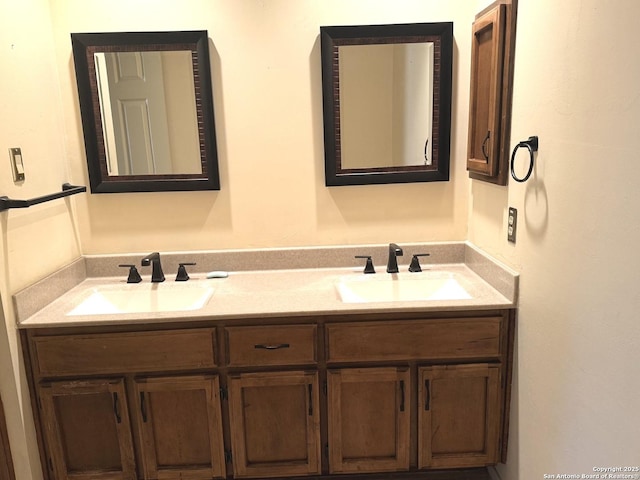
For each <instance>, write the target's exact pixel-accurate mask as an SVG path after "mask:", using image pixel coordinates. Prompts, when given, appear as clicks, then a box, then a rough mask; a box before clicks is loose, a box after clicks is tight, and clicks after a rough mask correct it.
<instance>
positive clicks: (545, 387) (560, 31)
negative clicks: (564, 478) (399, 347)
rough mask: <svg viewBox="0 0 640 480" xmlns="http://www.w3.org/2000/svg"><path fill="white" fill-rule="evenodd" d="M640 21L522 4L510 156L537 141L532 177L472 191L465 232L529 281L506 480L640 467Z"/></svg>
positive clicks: (526, 0)
mask: <svg viewBox="0 0 640 480" xmlns="http://www.w3.org/2000/svg"><path fill="white" fill-rule="evenodd" d="M639 16H640V3H638V2H637V1H636V0H617V1H614V2H602V1H600V0H580V1H579V0H571V1H563V2H558V1H556V0H535V1H532V0H520V7H519V14H518V37H517V47H516V66H515V92H514V103H513V125H512V126H513V128H512V145H515V144H516V143H517V141H520V140H525V139H527V138H528V137H529V136H530V135H538V136H539V139H540V150H539V154H538V156H537V159H536V168H535V171H534V174H533V176H532V178H531V180H530V181H529V182H527V183H525V184H518V183H516V182H511V183H510V185H509V188H508V189H505V188H499V187H494V186H491V185H486V184H483V183H480V182H475V181H474V182H473V184H472V190H471V199H470V206H471V215H470V221H469V239H470V240H471V241H472V242H474V243H475V244H477V245H479V246H480V247H481V248H483V249H485V250H488V251H489V252H491V253H492V254H493V255H495V256H496V257H499V258H500V259H502V260H503V261H505V262H506V263H508V264H510V265H512V266H514V267H515V268H516V269H517V270H519V271H520V272H521V275H522V277H521V295H520V310H519V315H518V331H517V339H518V342H517V360H516V362H517V366H516V372H517V373H516V377H517V378H516V389H515V392H514V393H515V395H514V399H513V415H512V424H511V426H512V429H511V438H510V447H509V448H510V453H509V455H510V456H509V461H508V464H507V465H506V466H504V467H500V468H499V472H500V473H501V475H502V478H503V479H504V480H518V479H519V480H530V479H532V480H535V479H542V478H543V475H544V474H545V473H546V474H559V473H565V474H583V473H584V474H591V473H593V471H592V469H593V467H594V466H605V467H606V466H624V465H637V464H638V460H639V459H640V456H639V453H640V436H638V432H640V415H639V414H638V399H639V398H640V383H639V382H638V378H640V362H639V361H638V358H639V357H638V353H639V350H638V342H639V341H640V322H639V321H638V311H639V310H640V295H639V294H638V278H640V255H639V254H638V245H640V223H639V219H640V189H639V188H638V185H637V179H638V177H639V176H640V162H639V161H638V156H639V154H638V145H637V143H638V125H640V93H639V92H640V91H639V89H638V81H639V79H640V52H639V51H638V41H637V33H636V32H637V19H638V17H639ZM522 155H523V157H522V158H521V156H520V154H519V155H518V156H517V159H518V160H517V161H518V162H521V161H524V154H522ZM508 206H513V207H516V208H517V209H518V220H519V225H518V238H517V243H516V244H515V245H513V244H509V243H508V242H507V240H506V236H507V233H506V229H505V224H506V214H507V208H508Z"/></svg>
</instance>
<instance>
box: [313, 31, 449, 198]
mask: <svg viewBox="0 0 640 480" xmlns="http://www.w3.org/2000/svg"><path fill="white" fill-rule="evenodd" d="M320 37H321V39H320V42H321V52H322V53H321V55H322V91H323V113H324V149H325V184H326V185H327V186H336V185H363V184H382V183H407V182H435V181H448V180H449V152H450V137H451V77H452V53H453V23H452V22H444V23H412V24H395V25H361V26H333V27H320Z"/></svg>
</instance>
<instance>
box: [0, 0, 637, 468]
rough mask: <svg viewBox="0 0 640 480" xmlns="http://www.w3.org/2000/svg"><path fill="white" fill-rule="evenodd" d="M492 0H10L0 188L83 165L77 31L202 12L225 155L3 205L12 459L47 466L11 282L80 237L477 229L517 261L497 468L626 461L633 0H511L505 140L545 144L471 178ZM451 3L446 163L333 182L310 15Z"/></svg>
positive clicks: (76, 172)
mask: <svg viewBox="0 0 640 480" xmlns="http://www.w3.org/2000/svg"><path fill="white" fill-rule="evenodd" d="M487 3H489V2H488V1H485V0H477V1H476V2H466V1H463V0H456V1H445V0H432V1H424V0H415V1H409V0H404V1H398V0H394V1H391V0H387V1H382V0H376V1H372V0H368V1H365V0H313V1H312V0H264V1H257V0H256V1H250V0H242V1H238V0H206V1H205V0H201V1H196V0H186V1H184V2H181V3H180V5H177V4H176V3H175V2H171V1H169V0H161V1H156V2H153V8H150V6H149V5H150V4H149V3H148V2H125V1H122V0H117V1H111V2H100V3H98V2H91V3H89V2H85V1H80V0H56V1H55V2H48V1H46V0H22V1H21V2H9V1H8V0H2V3H0V16H1V17H2V18H11V19H13V20H14V22H13V23H11V22H5V26H4V27H3V29H2V30H0V41H1V43H0V64H1V65H2V71H3V75H2V76H0V92H2V95H0V107H1V108H0V127H1V128H0V156H1V155H3V154H2V152H5V153H4V155H6V149H7V148H9V147H13V146H21V147H22V148H23V154H24V157H25V168H26V170H27V181H26V182H25V183H24V184H22V185H14V184H13V182H12V181H11V177H10V170H9V168H8V162H6V161H5V162H1V161H0V168H2V169H3V173H2V174H0V194H1V195H9V196H12V197H16V198H29V197H31V196H37V195H41V194H42V193H48V192H49V191H55V190H57V189H58V188H59V185H60V183H62V182H63V181H67V180H70V181H72V182H77V183H83V182H87V174H86V167H85V159H84V148H83V144H82V130H81V125H80V120H79V109H78V105H77V100H76V90H75V83H74V82H75V80H74V72H73V63H72V59H71V48H70V40H69V33H70V32H75V31H77V32H80V31H125V30H165V29H166V30H179V29H207V30H209V36H210V38H211V39H212V45H211V46H212V48H211V50H212V61H213V80H214V90H215V91H214V96H215V103H216V107H215V109H216V112H215V113H216V117H217V122H218V128H217V131H218V138H219V151H220V157H221V172H222V190H221V191H220V192H190V193H166V194H126V195H124V194H123V195H79V196H75V197H72V198H71V199H69V200H59V201H57V202H54V203H51V204H47V205H41V206H39V207H37V208H33V209H29V210H26V211H11V212H7V213H2V214H0V227H1V233H2V236H1V238H0V242H1V247H2V248H1V249H0V260H1V265H2V267H3V268H2V270H1V271H0V275H1V276H2V281H1V282H0V296H1V297H2V307H3V310H4V316H3V315H2V312H1V311H0V319H2V318H3V319H4V320H5V321H4V322H2V324H4V325H5V326H6V328H0V394H1V395H2V398H3V401H4V403H5V408H6V409H7V413H8V420H9V429H10V432H9V433H10V437H11V444H12V448H13V452H14V460H15V463H16V467H17V469H18V478H20V479H21V480H22V479H25V480H32V479H33V480H35V479H37V478H39V474H38V469H39V465H38V459H37V451H36V449H35V447H34V443H33V433H32V432H33V430H32V425H31V424H30V420H29V418H30V411H29V405H28V402H27V403H26V404H25V403H24V402H22V403H21V401H22V399H24V398H25V395H26V387H25V385H24V376H23V374H22V372H21V368H22V367H21V362H20V360H19V359H20V352H19V349H18V346H17V340H16V333H15V327H14V320H13V311H12V309H11V305H10V301H9V300H10V296H11V294H12V293H14V292H15V291H17V290H19V289H20V288H22V287H23V286H25V285H27V284H30V283H32V282H33V281H35V280H37V279H38V278H41V277H42V276H44V275H46V274H48V273H50V272H51V271H54V270H55V269H56V268H58V267H59V266H61V265H63V264H65V263H68V262H69V261H70V260H71V259H73V258H75V257H76V256H77V255H79V254H80V252H82V253H87V254H91V253H112V252H114V253H115V252H148V251H152V250H156V249H157V250H164V251H167V250H188V249H196V248H198V249H199V248H205V249H208V248H216V249H217V248H243V247H263V246H265V247H272V246H295V245H318V244H341V243H360V242H366V243H378V242H379V243H385V242H388V241H396V242H398V243H401V242H403V241H429V240H462V239H465V238H467V237H468V238H469V239H470V240H471V241H472V242H474V243H476V244H478V245H479V246H480V247H482V248H484V249H486V250H487V251H489V252H490V253H492V254H493V255H495V256H496V257H498V258H499V259H501V260H502V261H504V262H505V263H507V264H509V265H511V266H513V267H515V268H516V269H518V270H520V271H521V273H522V279H521V308H520V312H519V327H518V333H517V335H518V337H517V338H518V344H517V359H516V361H517V363H516V379H515V380H516V383H515V391H514V399H513V406H512V410H513V415H512V431H511V441H510V457H509V462H508V463H507V465H506V466H501V467H500V468H499V469H498V470H499V473H500V474H501V476H502V478H503V480H535V479H539V478H543V474H544V473H554V474H557V473H590V471H591V469H592V467H593V466H596V465H604V466H611V465H612V466H616V465H625V464H633V463H634V462H635V463H636V464H637V452H638V451H640V445H639V440H638V436H637V432H638V431H640V420H639V419H640V416H638V413H637V399H638V398H640V390H639V388H640V387H639V386H638V382H637V378H638V377H639V374H640V367H639V366H638V365H639V364H640V363H639V362H638V361H637V352H638V348H637V341H638V339H639V338H640V327H639V325H640V323H639V322H638V321H637V320H636V319H637V314H636V311H637V310H638V309H639V307H640V305H639V303H640V300H638V298H639V296H638V294H637V287H636V281H637V278H638V272H639V271H640V262H639V260H638V258H640V257H638V255H637V254H636V255H634V252H635V251H636V250H635V249H636V248H637V245H638V244H639V243H640V228H639V226H638V220H637V219H638V217H639V214H640V212H639V211H638V210H639V208H640V207H639V206H640V194H639V193H637V192H638V189H637V188H636V186H635V184H634V180H635V177H637V176H638V174H639V173H640V171H639V170H640V166H639V162H638V161H636V158H637V156H638V154H637V152H636V149H635V142H636V137H637V127H638V125H639V124H640V118H639V117H640V103H639V100H638V98H639V97H638V94H637V93H636V92H637V91H638V88H637V79H638V78H640V55H639V54H638V52H637V47H636V45H637V42H636V34H635V24H634V19H635V18H638V15H639V14H640V11H639V10H640V4H638V3H637V2H636V0H616V1H615V2H613V3H612V4H611V5H610V4H605V3H604V2H601V1H599V2H597V1H595V0H567V1H565V2H557V1H551V0H535V1H534V0H520V12H519V22H518V42H517V51H516V56H517V58H516V74H515V92H514V121H513V130H512V131H513V135H512V137H513V142H512V143H515V142H516V141H517V140H520V139H524V138H527V137H528V136H529V135H538V136H539V137H540V153H539V155H538V158H537V167H536V170H535V173H534V176H533V178H532V180H531V181H529V182H528V183H527V184H523V185H521V184H516V183H514V182H512V183H511V184H510V185H509V187H508V188H505V187H496V186H492V185H489V184H483V183H480V182H475V181H474V182H470V181H469V180H467V175H466V172H465V166H464V158H465V155H466V138H467V135H466V128H467V118H468V113H467V111H468V90H469V87H468V78H469V44H470V32H469V26H470V24H471V21H472V18H473V15H474V13H475V12H476V11H478V10H480V9H481V8H482V7H484V6H485V5H486V4H487ZM49 9H51V11H50V10H49ZM118 11H119V12H126V15H118V14H116V13H115V12H118ZM450 20H452V21H454V22H455V31H454V36H455V41H456V43H455V48H454V55H455V59H456V60H455V62H454V78H455V79H456V80H455V81H454V103H453V136H452V159H453V164H452V181H451V182H448V183H439V184H414V185H388V186H363V187H337V188H325V187H324V183H323V165H322V162H323V149H322V105H321V85H320V61H319V54H320V51H319V50H320V47H319V41H318V28H319V26H320V25H332V24H355V23H358V24H366V23H393V22H414V21H415V22H417V21H450ZM52 39H53V44H52V43H51V41H52ZM52 45H53V46H52ZM634 50H636V51H634ZM56 62H57V63H56ZM6 72H16V74H15V75H12V74H7V73H6ZM56 77H57V78H59V81H57V80H56ZM43 82H45V83H44V86H45V87H44V88H43ZM6 158H7V157H5V159H6ZM3 163H4V166H2V165H3ZM508 206H515V207H516V208H518V210H519V221H520V224H519V231H518V242H517V244H516V245H512V244H508V243H507V242H506V231H505V226H504V225H505V217H506V209H507V207H508ZM74 210H77V217H75V216H74V215H75V214H74ZM185 212H186V213H185ZM292 219H295V221H292ZM76 225H77V227H76ZM76 228H77V230H78V234H77V235H76V232H75V229H76ZM467 229H468V233H467ZM80 239H81V240H80ZM80 245H81V246H80ZM25 432H26V433H25ZM32 470H33V471H32Z"/></svg>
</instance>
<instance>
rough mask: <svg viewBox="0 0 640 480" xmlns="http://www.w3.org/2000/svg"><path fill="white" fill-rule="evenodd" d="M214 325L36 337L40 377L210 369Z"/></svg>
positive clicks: (212, 355) (213, 355) (36, 353)
mask: <svg viewBox="0 0 640 480" xmlns="http://www.w3.org/2000/svg"><path fill="white" fill-rule="evenodd" d="M214 338H215V336H214V329H212V328H202V329H193V330H171V331H161V332H133V333H114V334H108V333H100V334H94V335H62V336H56V337H35V338H34V339H33V345H34V347H35V364H36V365H37V368H38V370H39V373H40V376H42V377H47V376H62V375H91V374H98V373H99V374H110V373H128V372H151V371H166V370H183V369H193V368H211V367H214V366H215V364H216V363H215V351H214Z"/></svg>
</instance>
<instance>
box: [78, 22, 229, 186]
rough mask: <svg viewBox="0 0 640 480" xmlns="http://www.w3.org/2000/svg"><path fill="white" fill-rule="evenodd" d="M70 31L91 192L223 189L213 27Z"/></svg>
mask: <svg viewBox="0 0 640 480" xmlns="http://www.w3.org/2000/svg"><path fill="white" fill-rule="evenodd" d="M71 38H72V44H73V49H74V63H75V66H76V78H77V82H78V92H79V96H80V110H81V114H82V124H83V130H84V137H85V147H86V152H87V163H88V167H89V178H90V183H91V190H92V192H94V193H113V192H133V191H167V190H204V189H212V190H217V189H219V188H220V186H219V176H218V161H217V151H216V142H215V124H214V119H213V102H212V92H211V77H210V67H209V54H208V45H207V42H208V36H207V32H206V31H197V32H138V33H131V32H129V33H86V34H77V33H76V34H72V35H71Z"/></svg>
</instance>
